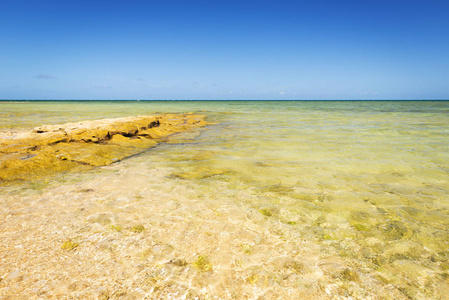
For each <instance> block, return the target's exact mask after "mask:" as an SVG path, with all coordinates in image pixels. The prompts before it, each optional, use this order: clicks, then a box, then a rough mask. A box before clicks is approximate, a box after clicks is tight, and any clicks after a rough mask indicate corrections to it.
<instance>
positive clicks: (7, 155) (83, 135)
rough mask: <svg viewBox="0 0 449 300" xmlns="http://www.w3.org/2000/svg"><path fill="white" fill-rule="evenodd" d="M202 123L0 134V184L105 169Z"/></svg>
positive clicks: (104, 123) (94, 125) (105, 122)
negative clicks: (91, 169)
mask: <svg viewBox="0 0 449 300" xmlns="http://www.w3.org/2000/svg"><path fill="white" fill-rule="evenodd" d="M204 118H205V116H203V115H195V114H164V115H157V116H137V117H123V118H116V119H101V120H93V121H83V122H77V123H67V124H63V125H44V126H40V127H36V128H34V129H33V130H31V131H30V132H20V133H17V132H4V133H0V183H6V182H11V181H17V180H20V181H28V180H32V179H37V178H41V177H44V176H49V175H54V174H58V173H60V172H65V171H73V170H75V171H77V170H83V169H88V168H91V167H95V166H105V165H109V164H111V163H113V162H117V161H120V160H122V159H124V158H126V157H129V156H132V155H135V154H138V153H141V152H143V151H145V150H146V149H148V148H151V147H154V146H155V145H157V144H158V143H160V142H161V141H163V138H165V137H167V136H169V135H172V134H175V133H179V132H183V131H187V130H190V129H193V128H196V127H202V126H205V125H206V124H207V123H206V122H205V120H204Z"/></svg>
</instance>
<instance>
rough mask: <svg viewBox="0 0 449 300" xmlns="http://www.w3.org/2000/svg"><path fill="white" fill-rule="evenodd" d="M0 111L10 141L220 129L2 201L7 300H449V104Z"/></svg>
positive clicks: (78, 106)
mask: <svg viewBox="0 0 449 300" xmlns="http://www.w3.org/2000/svg"><path fill="white" fill-rule="evenodd" d="M0 108H1V109H0V120H1V123H0V130H3V131H20V130H29V129H31V128H33V127H36V126H39V125H44V124H63V123H67V122H75V121H82V120H94V119H102V118H115V117H124V116H137V115H154V114H159V113H186V112H194V113H198V114H204V115H206V116H207V118H206V121H207V122H208V123H209V125H208V126H206V127H204V128H200V129H196V130H194V131H190V132H185V133H182V134H177V135H175V136H172V137H171V138H169V139H168V140H167V141H166V142H165V143H162V144H159V145H158V146H156V147H154V148H151V149H148V151H145V152H144V153H142V154H139V155H136V156H133V157H129V158H127V159H125V160H123V161H120V162H117V163H114V164H112V165H109V166H104V167H98V168H95V169H93V170H89V171H86V172H82V173H63V174H59V175H58V176H56V177H53V178H46V179H45V180H39V181H35V182H22V183H18V184H14V185H8V186H4V187H0V188H1V191H0V199H1V200H0V213H1V215H2V216H1V218H0V237H1V239H0V240H1V245H0V298H1V297H5V298H7V297H12V298H14V297H15V296H17V295H19V296H22V297H35V298H61V297H71V298H80V299H82V298H89V297H109V298H111V299H128V298H129V299H136V298H148V299H171V298H172V299H262V298H263V299H448V298H447V297H448V296H447V295H449V101H23V102H20V101H4V102H0ZM105 299H106V298H105Z"/></svg>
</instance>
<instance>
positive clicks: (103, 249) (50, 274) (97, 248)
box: [0, 160, 449, 299]
mask: <svg viewBox="0 0 449 300" xmlns="http://www.w3.org/2000/svg"><path fill="white" fill-rule="evenodd" d="M122 164H123V163H122ZM100 169H101V172H98V171H97V172H96V171H92V172H88V173H84V174H72V175H70V176H71V178H70V180H68V182H65V183H64V182H62V181H63V180H62V179H61V180H60V181H59V182H54V183H52V184H50V185H49V186H47V187H43V188H38V187H36V188H34V189H29V188H23V189H17V188H15V189H14V188H7V189H6V190H5V192H4V193H2V194H3V196H2V201H1V202H0V211H1V214H2V216H1V221H0V229H1V231H0V237H1V245H0V276H1V277H0V297H1V298H2V299H406V297H404V295H403V294H402V293H400V291H399V290H398V289H397V288H396V287H394V286H393V285H385V284H382V283H381V282H380V281H379V280H377V279H375V278H374V277H373V276H371V275H370V274H368V273H364V271H363V270H360V269H357V266H353V267H351V265H350V264H348V263H349V262H350V261H349V260H348V261H345V260H344V258H337V257H336V256H335V255H331V254H329V255H327V254H326V253H323V252H322V250H321V247H320V245H319V244H318V243H316V242H314V241H313V240H308V239H306V238H304V236H302V235H301V231H300V230H298V228H297V227H296V226H292V225H291V224H285V223H282V222H279V221H278V220H276V219H274V218H272V216H271V213H268V212H264V211H260V210H257V209H254V208H252V207H251V205H246V204H244V203H243V202H236V201H233V200H232V199H233V198H234V197H239V195H238V194H236V195H223V199H222V200H223V201H220V202H219V203H218V202H217V201H211V200H210V197H209V196H210V195H208V193H213V191H210V192H206V193H204V194H197V192H196V190H197V189H195V187H194V186H189V185H188V184H185V183H184V182H183V181H182V180H171V182H175V183H176V182H177V181H178V182H179V184H178V185H165V186H164V181H167V176H169V173H170V172H169V170H151V169H150V168H148V169H146V170H142V166H141V165H139V164H133V163H132V160H130V161H128V162H127V165H126V167H123V166H122V165H121V164H114V165H111V166H107V167H102V168H100ZM76 177H78V178H76ZM190 184H192V183H190ZM244 196H245V197H247V195H244ZM249 201H250V200H249ZM448 292H449V291H445V290H441V293H442V294H441V295H447V293H448Z"/></svg>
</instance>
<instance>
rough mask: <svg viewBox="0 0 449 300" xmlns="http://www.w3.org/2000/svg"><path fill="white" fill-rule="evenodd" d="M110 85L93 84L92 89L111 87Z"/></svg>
mask: <svg viewBox="0 0 449 300" xmlns="http://www.w3.org/2000/svg"><path fill="white" fill-rule="evenodd" d="M111 88H112V86H110V85H107V84H103V85H95V86H94V89H111Z"/></svg>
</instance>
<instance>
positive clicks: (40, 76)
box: [34, 74, 56, 79]
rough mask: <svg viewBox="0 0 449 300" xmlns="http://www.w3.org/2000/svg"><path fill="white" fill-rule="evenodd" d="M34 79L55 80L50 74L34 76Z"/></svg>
mask: <svg viewBox="0 0 449 300" xmlns="http://www.w3.org/2000/svg"><path fill="white" fill-rule="evenodd" d="M34 78H37V79H55V78H56V77H55V76H53V75H50V74H39V75H37V76H35V77H34Z"/></svg>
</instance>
